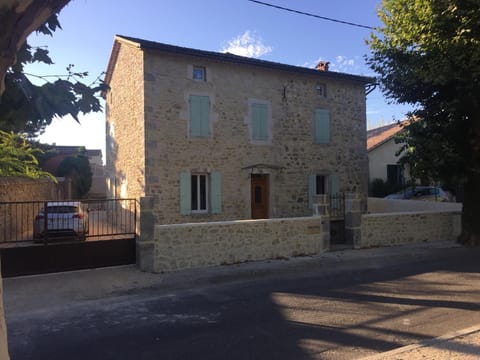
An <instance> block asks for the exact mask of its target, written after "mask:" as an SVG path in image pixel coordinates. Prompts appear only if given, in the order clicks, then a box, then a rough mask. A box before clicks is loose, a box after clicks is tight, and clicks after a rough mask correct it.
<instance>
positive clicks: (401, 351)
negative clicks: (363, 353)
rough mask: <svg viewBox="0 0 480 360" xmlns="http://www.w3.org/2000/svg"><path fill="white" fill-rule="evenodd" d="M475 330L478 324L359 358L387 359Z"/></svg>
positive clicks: (469, 333)
mask: <svg viewBox="0 0 480 360" xmlns="http://www.w3.org/2000/svg"><path fill="white" fill-rule="evenodd" d="M476 332H480V324H479V325H475V326H472V327H469V328H466V329H462V330H458V331H453V332H449V333H446V334H445V335H442V336H439V337H436V338H433V339H428V340H423V341H420V342H419V343H417V344H411V345H406V346H403V347H400V348H398V349H394V350H390V351H386V352H383V353H380V354H376V355H370V356H367V357H364V358H361V359H360V360H380V359H388V358H389V357H391V356H395V355H400V354H404V353H406V352H409V351H413V350H417V349H420V348H427V347H430V346H434V345H435V344H438V343H441V342H445V341H448V340H452V339H455V338H457V337H460V336H466V335H471V334H474V333H476Z"/></svg>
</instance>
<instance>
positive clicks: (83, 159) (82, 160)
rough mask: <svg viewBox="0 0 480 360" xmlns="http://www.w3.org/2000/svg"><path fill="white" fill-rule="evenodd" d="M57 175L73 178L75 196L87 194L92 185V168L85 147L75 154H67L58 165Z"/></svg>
mask: <svg viewBox="0 0 480 360" xmlns="http://www.w3.org/2000/svg"><path fill="white" fill-rule="evenodd" d="M57 175H58V176H65V177H68V178H70V179H71V180H72V189H73V194H72V195H73V197H75V198H82V197H83V196H85V195H86V194H87V193H88V191H89V190H90V187H91V186H92V169H91V168H90V162H89V160H88V157H87V156H86V154H85V148H83V149H80V151H79V153H78V154H77V155H75V156H67V157H66V158H65V159H64V160H63V161H62V162H61V163H60V165H59V166H58V169H57Z"/></svg>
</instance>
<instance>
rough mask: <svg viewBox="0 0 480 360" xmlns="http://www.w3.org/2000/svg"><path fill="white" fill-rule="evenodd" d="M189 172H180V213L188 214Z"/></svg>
mask: <svg viewBox="0 0 480 360" xmlns="http://www.w3.org/2000/svg"><path fill="white" fill-rule="evenodd" d="M191 182H192V180H191V177H190V173H189V172H187V171H185V172H181V173H180V214H182V215H190V213H191V211H192V185H191Z"/></svg>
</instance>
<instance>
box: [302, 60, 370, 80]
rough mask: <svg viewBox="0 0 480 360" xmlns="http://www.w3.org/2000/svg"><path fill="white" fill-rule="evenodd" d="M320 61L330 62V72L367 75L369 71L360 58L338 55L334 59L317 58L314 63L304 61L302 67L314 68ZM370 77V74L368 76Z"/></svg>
mask: <svg viewBox="0 0 480 360" xmlns="http://www.w3.org/2000/svg"><path fill="white" fill-rule="evenodd" d="M320 61H330V70H331V71H336V72H342V73H348V74H361V75H365V74H366V73H369V69H368V68H367V67H366V65H365V64H364V63H363V60H362V58H361V57H360V56H355V57H353V58H347V57H346V56H343V55H338V56H337V57H335V59H333V60H332V59H328V60H327V59H324V58H323V57H319V58H318V59H317V60H314V61H306V62H305V63H303V65H302V66H304V67H309V68H314V67H315V66H317V64H318V63H319V62H320ZM370 75H371V72H370V74H369V75H368V76H370Z"/></svg>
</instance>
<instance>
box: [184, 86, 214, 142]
mask: <svg viewBox="0 0 480 360" xmlns="http://www.w3.org/2000/svg"><path fill="white" fill-rule="evenodd" d="M189 107H190V119H189V120H190V122H189V134H190V136H191V137H209V136H210V133H211V130H210V97H208V96H202V95H190V98H189Z"/></svg>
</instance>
